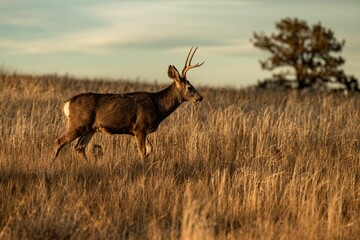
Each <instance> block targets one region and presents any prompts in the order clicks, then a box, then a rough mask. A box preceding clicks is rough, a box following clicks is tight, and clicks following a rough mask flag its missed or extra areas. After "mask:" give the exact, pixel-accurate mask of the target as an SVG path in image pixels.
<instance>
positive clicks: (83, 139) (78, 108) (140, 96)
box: [53, 49, 203, 160]
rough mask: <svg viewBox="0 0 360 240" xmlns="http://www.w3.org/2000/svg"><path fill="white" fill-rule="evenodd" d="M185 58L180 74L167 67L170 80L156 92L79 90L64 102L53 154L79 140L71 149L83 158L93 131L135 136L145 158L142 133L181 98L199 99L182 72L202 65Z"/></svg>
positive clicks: (145, 143) (153, 127) (153, 128)
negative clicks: (63, 123) (64, 124)
mask: <svg viewBox="0 0 360 240" xmlns="http://www.w3.org/2000/svg"><path fill="white" fill-rule="evenodd" d="M191 51H192V49H191V50H190V52H189V54H188V57H187V59H186V63H185V67H184V70H183V72H182V75H180V74H179V72H178V71H177V69H176V68H175V67H174V66H173V65H170V66H169V70H168V75H169V77H170V78H171V79H173V83H172V84H171V85H170V86H169V87H167V88H165V89H164V90H162V91H160V92H131V93H123V94H100V93H82V94H79V95H76V96H74V97H72V98H70V99H69V100H67V101H66V102H65V105H64V113H65V115H66V117H67V131H66V133H65V134H64V135H63V136H62V137H60V138H58V139H57V140H56V143H55V155H54V158H53V160H54V159H55V158H56V157H57V156H58V154H59V151H60V150H61V148H62V147H63V146H64V145H66V144H67V143H69V142H72V141H73V140H75V139H79V140H78V142H77V144H76V146H75V149H76V150H77V151H78V152H80V153H81V154H82V155H83V156H84V157H85V159H86V155H85V149H86V146H87V144H88V143H89V141H90V139H91V137H92V136H93V135H94V133H95V132H104V133H110V134H129V135H132V136H134V137H135V139H136V142H137V145H138V149H139V153H140V156H141V157H142V158H146V157H147V156H148V155H149V153H150V151H151V149H152V145H151V144H150V142H149V141H147V140H146V135H147V134H149V133H152V132H154V131H156V130H157V128H158V126H159V124H160V123H161V122H162V121H163V120H164V119H165V118H166V117H167V116H169V115H170V114H171V113H172V112H173V111H175V109H176V108H177V107H178V106H180V104H181V103H182V102H184V101H194V102H195V101H201V100H202V97H201V95H200V94H199V93H198V92H197V91H196V89H195V88H194V87H193V86H192V85H191V84H190V82H189V81H188V80H187V79H186V72H187V71H188V70H189V69H191V68H194V67H199V66H201V65H202V64H203V63H202V64H196V65H195V66H191V65H190V64H191V60H192V57H193V56H194V54H195V51H196V49H195V50H194V51H193V53H192V55H191V58H190V61H189V62H188V58H189V56H190V54H191Z"/></svg>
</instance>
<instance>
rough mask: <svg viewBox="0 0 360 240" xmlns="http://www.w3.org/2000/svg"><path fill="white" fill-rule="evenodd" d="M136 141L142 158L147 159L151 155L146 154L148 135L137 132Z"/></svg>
mask: <svg viewBox="0 0 360 240" xmlns="http://www.w3.org/2000/svg"><path fill="white" fill-rule="evenodd" d="M135 139H136V143H137V146H138V150H139V153H140V156H141V158H142V159H145V158H147V156H148V155H149V154H148V153H147V152H146V134H145V133H144V132H136V133H135Z"/></svg>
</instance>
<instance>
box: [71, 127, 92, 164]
mask: <svg viewBox="0 0 360 240" xmlns="http://www.w3.org/2000/svg"><path fill="white" fill-rule="evenodd" d="M94 134H95V132H89V133H87V134H86V135H84V136H81V137H80V138H79V140H78V142H77V143H76V146H75V150H76V151H77V152H78V153H80V154H81V156H83V158H84V159H85V160H87V157H86V154H85V150H86V146H87V145H88V143H89V142H90V140H91V138H92V136H93V135H94Z"/></svg>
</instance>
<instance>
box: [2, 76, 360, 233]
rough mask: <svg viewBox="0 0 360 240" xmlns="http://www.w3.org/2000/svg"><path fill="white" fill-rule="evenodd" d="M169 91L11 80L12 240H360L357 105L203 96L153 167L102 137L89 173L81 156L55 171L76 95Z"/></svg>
mask: <svg viewBox="0 0 360 240" xmlns="http://www.w3.org/2000/svg"><path fill="white" fill-rule="evenodd" d="M169 84H170V82H169ZM194 85H195V86H196V83H195V82H194ZM164 87H165V86H159V85H157V84H143V83H134V82H125V81H102V80H91V81H90V80H79V79H73V78H72V77H69V76H57V75H48V76H29V75H17V74H2V75H1V76H0V113H1V114H0V116H1V117H0V239H11V238H12V239H19V238H25V239H33V238H36V239H49V238H56V239H119V238H120V239H121V238H125V239H356V238H357V237H358V236H359V235H360V187H359V186H360V156H359V150H360V124H359V119H360V111H359V106H360V98H359V96H357V95H356V96H344V95H341V94H335V93H333V94H327V93H315V92H303V93H298V92H295V91H270V90H254V89H242V90H235V89H220V88H219V89H211V88H206V87H204V88H201V87H197V89H198V90H199V92H200V93H201V94H202V96H203V97H204V101H203V102H202V103H200V104H194V105H193V104H191V103H185V104H183V105H182V106H180V107H179V109H177V110H176V111H175V113H173V114H172V115H171V116H170V117H169V118H168V119H166V120H165V121H164V122H163V123H162V124H161V125H160V127H159V129H158V131H157V132H155V133H153V134H151V135H149V137H150V140H151V141H152V143H153V146H154V151H153V153H152V154H151V155H150V157H149V158H148V159H146V160H145V161H142V160H140V159H139V156H138V152H137V148H136V143H135V140H134V139H133V137H131V136H126V135H117V136H111V135H105V134H99V133H98V134H95V136H94V138H93V139H92V140H91V142H90V144H89V148H88V150H87V151H88V156H89V162H86V161H84V160H83V159H82V158H81V157H80V156H78V155H77V153H76V151H75V150H74V149H73V145H72V146H71V147H65V148H64V149H63V150H62V152H61V153H60V154H59V157H58V159H57V160H56V161H55V162H54V163H53V162H51V161H50V159H51V157H52V155H53V151H54V150H53V143H54V141H55V139H56V138H57V137H58V136H59V135H60V134H62V133H63V132H64V130H65V118H64V116H63V113H62V107H63V106H62V105H63V102H64V100H66V99H67V98H69V97H71V96H73V95H75V94H77V93H80V92H87V91H92V92H115V93H117V92H124V91H126V92H127V91H135V90H146V91H158V90H160V89H162V88H164ZM93 144H100V145H101V146H102V148H103V150H104V155H103V156H102V157H101V158H99V159H96V158H95V157H93V156H92V155H91V145H93Z"/></svg>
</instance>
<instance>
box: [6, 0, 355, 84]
mask: <svg viewBox="0 0 360 240" xmlns="http://www.w3.org/2000/svg"><path fill="white" fill-rule="evenodd" d="M285 17H297V18H300V19H303V20H305V21H307V22H308V23H309V24H310V25H313V24H315V23H318V22H321V23H322V25H323V26H325V27H326V28H330V29H332V30H333V31H334V32H335V37H336V38H337V39H338V40H342V39H345V40H346V45H345V48H344V49H343V52H342V53H341V55H342V56H343V57H344V58H345V59H346V63H345V66H344V69H345V71H346V73H347V74H349V75H355V76H356V77H357V78H359V79H360V27H359V24H360V1H350V0H345V1H337V0H327V1H326V0H317V1H316V0H312V1H310V0H302V1H292V0H273V1H266V0H254V1H250V0H238V1H235V0H225V1H221V0H182V1H180V0H153V1H141V0H0V66H1V68H3V69H6V70H15V71H17V72H21V73H30V74H43V73H58V74H66V73H68V74H69V75H73V76H78V77H89V78H112V79H128V80H131V79H134V80H135V79H139V80H141V81H149V82H154V81H155V80H156V81H158V82H161V83H166V82H168V81H169V80H168V77H167V68H168V65H169V64H173V65H175V66H177V68H178V69H179V70H181V69H182V67H183V64H184V61H185V57H186V54H187V52H188V50H189V49H190V47H191V46H198V47H199V49H198V51H197V53H196V55H195V57H194V60H193V63H196V62H202V61H205V64H204V65H203V66H202V67H201V68H198V69H193V70H191V71H190V72H189V73H188V78H189V80H192V83H193V84H194V85H211V86H234V87H242V86H247V85H250V84H255V83H256V82H257V81H258V80H260V79H263V78H265V77H269V76H271V73H270V72H268V71H263V70H261V68H260V64H259V60H260V59H264V58H265V57H266V56H267V55H266V53H265V52H263V51H261V50H259V49H257V48H255V47H253V45H252V44H251V42H250V39H251V38H252V35H253V32H254V31H256V32H261V31H262V32H265V33H268V34H270V33H272V32H274V30H275V23H276V22H278V21H280V20H281V19H283V18H285Z"/></svg>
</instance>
